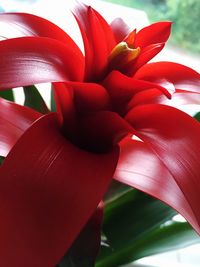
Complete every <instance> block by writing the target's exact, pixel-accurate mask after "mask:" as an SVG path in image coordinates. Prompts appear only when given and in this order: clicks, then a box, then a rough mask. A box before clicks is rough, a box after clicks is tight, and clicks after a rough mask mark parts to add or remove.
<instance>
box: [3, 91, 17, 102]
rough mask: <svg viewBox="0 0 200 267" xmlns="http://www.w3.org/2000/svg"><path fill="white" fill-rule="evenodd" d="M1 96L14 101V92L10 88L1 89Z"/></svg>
mask: <svg viewBox="0 0 200 267" xmlns="http://www.w3.org/2000/svg"><path fill="white" fill-rule="evenodd" d="M0 97H2V98H4V99H6V100H9V101H14V100H15V99H14V94H13V91H12V90H11V89H10V90H5V91H0Z"/></svg>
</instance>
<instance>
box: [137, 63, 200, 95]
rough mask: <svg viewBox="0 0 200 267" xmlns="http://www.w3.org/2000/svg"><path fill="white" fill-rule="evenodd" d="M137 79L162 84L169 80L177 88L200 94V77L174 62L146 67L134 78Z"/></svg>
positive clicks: (152, 64) (151, 64)
mask: <svg viewBox="0 0 200 267" xmlns="http://www.w3.org/2000/svg"><path fill="white" fill-rule="evenodd" d="M134 77H135V78H137V79H142V80H148V81H152V82H157V83H162V82H163V80H167V81H168V82H171V83H172V84H174V86H175V88H177V89H182V90H186V91H191V92H197V93H199V92H200V75H199V73H198V72H196V71H194V70H193V69H191V68H189V67H186V66H184V65H181V64H178V63H173V62H154V63H149V64H146V65H144V66H143V67H142V68H141V69H139V70H138V71H137V73H136V74H135V76H134Z"/></svg>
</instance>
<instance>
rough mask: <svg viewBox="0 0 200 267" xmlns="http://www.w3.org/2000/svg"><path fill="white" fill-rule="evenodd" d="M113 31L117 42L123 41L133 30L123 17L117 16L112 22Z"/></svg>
mask: <svg viewBox="0 0 200 267" xmlns="http://www.w3.org/2000/svg"><path fill="white" fill-rule="evenodd" d="M110 27H111V29H112V32H113V34H114V36H115V40H116V42H117V43H120V42H122V41H123V39H124V38H125V37H126V36H127V35H128V34H129V32H130V31H131V30H130V28H129V26H128V25H127V24H126V23H125V22H124V20H123V19H121V18H116V19H114V20H113V21H112V23H111V24H110Z"/></svg>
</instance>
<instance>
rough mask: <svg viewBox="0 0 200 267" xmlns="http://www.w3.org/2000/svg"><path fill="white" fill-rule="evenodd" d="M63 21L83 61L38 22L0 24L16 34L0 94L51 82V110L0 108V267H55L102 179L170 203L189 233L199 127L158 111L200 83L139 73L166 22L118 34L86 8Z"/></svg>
mask: <svg viewBox="0 0 200 267" xmlns="http://www.w3.org/2000/svg"><path fill="white" fill-rule="evenodd" d="M75 16H76V19H77V22H78V24H79V27H80V30H81V33H82V37H83V41H84V46H85V56H83V55H82V53H81V51H80V50H79V48H78V47H77V45H76V44H75V43H74V42H73V41H72V39H71V38H70V37H69V36H68V35H67V34H66V33H64V32H63V31H62V30H61V29H59V28H58V27H57V26H56V25H54V24H52V23H51V22H49V21H46V20H45V19H42V18H39V17H36V16H33V15H30V14H23V13H21V14H20V13H7V14H6V13H5V14H1V15H0V22H2V23H4V24H6V25H7V24H10V25H11V26H12V27H13V30H14V31H13V33H14V35H13V37H16V36H19V33H20V36H21V37H18V38H13V39H8V40H3V41H1V42H0V58H1V61H0V73H1V76H0V77H1V78H0V89H7V88H12V87H19V86H26V85H31V84H37V83H43V82H52V83H53V90H54V96H55V102H56V108H57V113H50V114H47V115H42V114H40V113H38V112H36V111H34V110H31V109H29V108H26V107H22V106H19V105H17V104H15V103H11V102H8V101H6V100H3V99H0V105H1V108H0V122H1V124H0V154H1V155H2V156H7V157H6V159H5V160H4V163H3V165H2V166H1V168H0V172H1V186H0V188H1V193H0V200H1V207H0V216H1V223H0V236H1V239H0V263H1V265H2V266H5V267H6V266H8V267H10V266H20V267H21V266H24V264H27V263H28V265H29V267H31V266H34V267H35V266H43V267H45V266H53V265H55V264H56V263H57V262H58V261H59V260H60V258H61V257H62V255H63V254H64V252H65V251H66V250H67V249H68V248H69V247H70V245H71V244H72V242H73V240H74V239H75V238H76V236H77V235H78V233H79V232H80V230H81V229H82V228H83V226H84V225H85V223H86V222H87V220H88V219H89V218H90V216H91V215H92V213H93V212H94V210H95V209H96V207H97V205H98V203H99V202H100V200H101V199H102V197H103V195H104V193H105V191H106V189H107V187H108V185H109V183H110V181H111V179H112V177H113V176H114V178H115V179H117V180H118V181H120V182H123V183H126V184H129V185H131V186H133V187H135V188H138V189H140V190H142V191H144V192H146V193H148V194H150V195H153V196H155V197H156V198H159V199H160V200H162V201H164V202H166V203H167V204H169V205H171V206H172V207H173V208H174V209H176V210H177V211H178V212H180V213H181V214H182V215H183V216H184V217H185V218H186V219H187V220H188V222H189V223H190V224H191V225H192V226H193V228H194V229H195V230H196V231H197V232H198V233H200V211H199V201H200V194H199V192H200V182H199V179H200V167H199V158H200V141H199V136H200V126H199V124H198V122H196V121H195V120H194V119H193V118H191V117H190V116H188V115H187V114H185V113H183V112H182V111H180V110H178V109H176V108H174V107H171V106H170V105H171V104H170V98H171V97H172V98H173V99H175V102H176V100H177V99H178V101H179V102H182V103H190V101H192V102H193V100H194V99H195V98H196V96H197V94H198V93H199V92H200V90H199V86H200V76H199V74H198V73H196V72H195V71H193V70H191V69H189V68H188V67H185V66H182V65H180V64H176V63H171V62H158V63H148V64H146V63H147V62H148V61H149V60H150V59H151V58H152V57H154V56H155V55H156V54H157V53H158V52H160V50H161V49H162V48H163V47H164V44H165V42H166V41H167V39H168V37H169V34H170V26H171V24H170V23H169V22H160V23H155V24H152V25H150V26H148V27H146V28H144V29H142V30H141V31H139V32H138V33H136V31H135V30H134V31H132V32H130V33H128V32H127V27H125V26H124V24H121V23H119V20H116V21H114V22H113V23H112V24H111V25H108V24H107V22H106V21H105V20H104V19H103V18H102V17H101V15H100V14H99V13H97V12H96V11H95V10H94V9H92V8H91V7H87V6H84V5H80V6H79V7H78V8H77V10H76V11H75ZM173 104H174V102H173ZM133 135H135V136H137V137H139V138H140V139H141V140H142V141H139V140H136V139H134V138H132V136H133ZM119 148H120V150H119ZM118 160H119V161H118ZM11 255H12V256H11Z"/></svg>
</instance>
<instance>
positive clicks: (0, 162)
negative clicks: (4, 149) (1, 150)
mask: <svg viewBox="0 0 200 267" xmlns="http://www.w3.org/2000/svg"><path fill="white" fill-rule="evenodd" d="M3 161H4V157H2V156H0V165H1V164H2V163H3Z"/></svg>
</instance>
